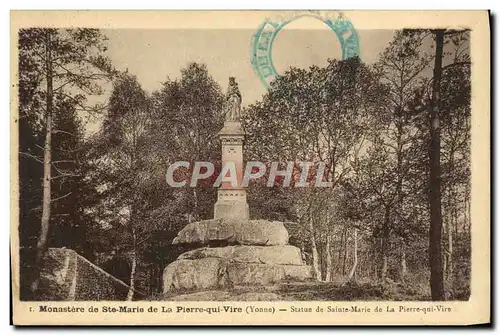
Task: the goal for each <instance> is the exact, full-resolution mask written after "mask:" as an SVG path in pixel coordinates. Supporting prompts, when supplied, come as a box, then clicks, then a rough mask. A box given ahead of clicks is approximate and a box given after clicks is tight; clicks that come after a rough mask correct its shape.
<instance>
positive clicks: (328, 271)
mask: <svg viewBox="0 0 500 335" xmlns="http://www.w3.org/2000/svg"><path fill="white" fill-rule="evenodd" d="M331 239H332V237H331V234H330V231H328V232H327V235H326V247H325V249H326V250H325V251H326V269H325V272H326V276H325V281H327V282H330V281H332V253H331V250H330V249H331Z"/></svg>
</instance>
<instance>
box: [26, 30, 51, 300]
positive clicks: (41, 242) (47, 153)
mask: <svg viewBox="0 0 500 335" xmlns="http://www.w3.org/2000/svg"><path fill="white" fill-rule="evenodd" d="M50 34H51V33H50V32H47V35H46V42H45V43H46V44H45V57H46V58H45V70H46V72H47V73H46V81H47V83H46V86H47V87H46V88H47V96H46V108H47V110H46V112H45V143H44V148H43V196H42V219H41V224H40V233H39V235H38V241H37V244H36V256H35V266H34V273H33V282H32V284H31V292H32V294H33V296H34V297H35V296H36V291H37V290H38V284H39V279H40V278H39V276H40V271H41V266H42V261H43V257H44V255H45V251H46V250H47V237H48V234H49V223H50V203H51V178H52V174H51V160H52V112H53V111H52V109H53V98H54V97H53V96H54V93H53V86H52V85H53V79H52V51H51V36H50Z"/></svg>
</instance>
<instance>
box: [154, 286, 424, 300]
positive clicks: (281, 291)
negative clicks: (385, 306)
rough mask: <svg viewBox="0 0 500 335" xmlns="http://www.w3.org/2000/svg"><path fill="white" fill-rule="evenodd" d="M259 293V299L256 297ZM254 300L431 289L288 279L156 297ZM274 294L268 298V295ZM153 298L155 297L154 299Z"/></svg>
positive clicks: (378, 296) (362, 296) (409, 295)
mask: <svg viewBox="0 0 500 335" xmlns="http://www.w3.org/2000/svg"><path fill="white" fill-rule="evenodd" d="M259 294H261V298H262V299H257V298H256V297H258V296H259ZM241 295H243V296H245V299H244V300H247V298H250V297H251V299H254V298H255V300H286V301H352V300H365V301H369V300H392V301H412V300H413V301H427V300H430V292H428V288H427V287H426V286H424V285H410V284H408V283H406V284H403V283H391V284H385V285H382V284H377V283H371V282H365V283H356V282H349V283H339V282H316V281H303V282H287V283H281V284H279V285H272V286H261V287H254V286H252V287H250V286H237V287H233V288H231V289H227V290H224V291H219V290H212V291H205V292H196V293H195V292H189V291H185V292H170V293H168V294H167V295H164V296H161V297H156V299H158V300H177V299H179V300H194V301H200V300H205V301H228V300H240V299H239V298H236V297H238V296H241ZM272 296H274V297H276V298H275V299H271V298H270V297H272ZM156 299H155V300H156Z"/></svg>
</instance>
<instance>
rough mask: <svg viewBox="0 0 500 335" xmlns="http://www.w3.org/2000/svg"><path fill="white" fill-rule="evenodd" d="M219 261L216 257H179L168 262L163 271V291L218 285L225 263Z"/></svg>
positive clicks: (221, 280)
mask: <svg viewBox="0 0 500 335" xmlns="http://www.w3.org/2000/svg"><path fill="white" fill-rule="evenodd" d="M221 263H223V261H222V260H220V259H218V258H204V259H194V260H184V259H181V260H177V261H175V262H173V263H170V264H169V265H168V266H167V267H166V268H165V270H164V271H163V287H164V291H165V292H167V291H169V290H171V289H172V288H174V289H177V290H182V289H188V290H193V289H196V290H200V289H207V288H212V287H218V286H220V285H221V283H223V281H224V280H223V278H221V277H223V276H224V275H225V265H224V264H221Z"/></svg>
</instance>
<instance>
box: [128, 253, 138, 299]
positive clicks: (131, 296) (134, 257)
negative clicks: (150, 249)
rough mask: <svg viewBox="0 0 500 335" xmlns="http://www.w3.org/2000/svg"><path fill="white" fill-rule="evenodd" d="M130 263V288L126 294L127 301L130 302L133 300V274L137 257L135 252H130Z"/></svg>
mask: <svg viewBox="0 0 500 335" xmlns="http://www.w3.org/2000/svg"><path fill="white" fill-rule="evenodd" d="M130 258H131V259H130V261H131V263H132V269H131V271H130V286H129V289H128V293H127V301H132V299H133V298H134V290H135V272H136V267H137V257H136V252H135V250H133V251H132V254H131V255H130Z"/></svg>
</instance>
